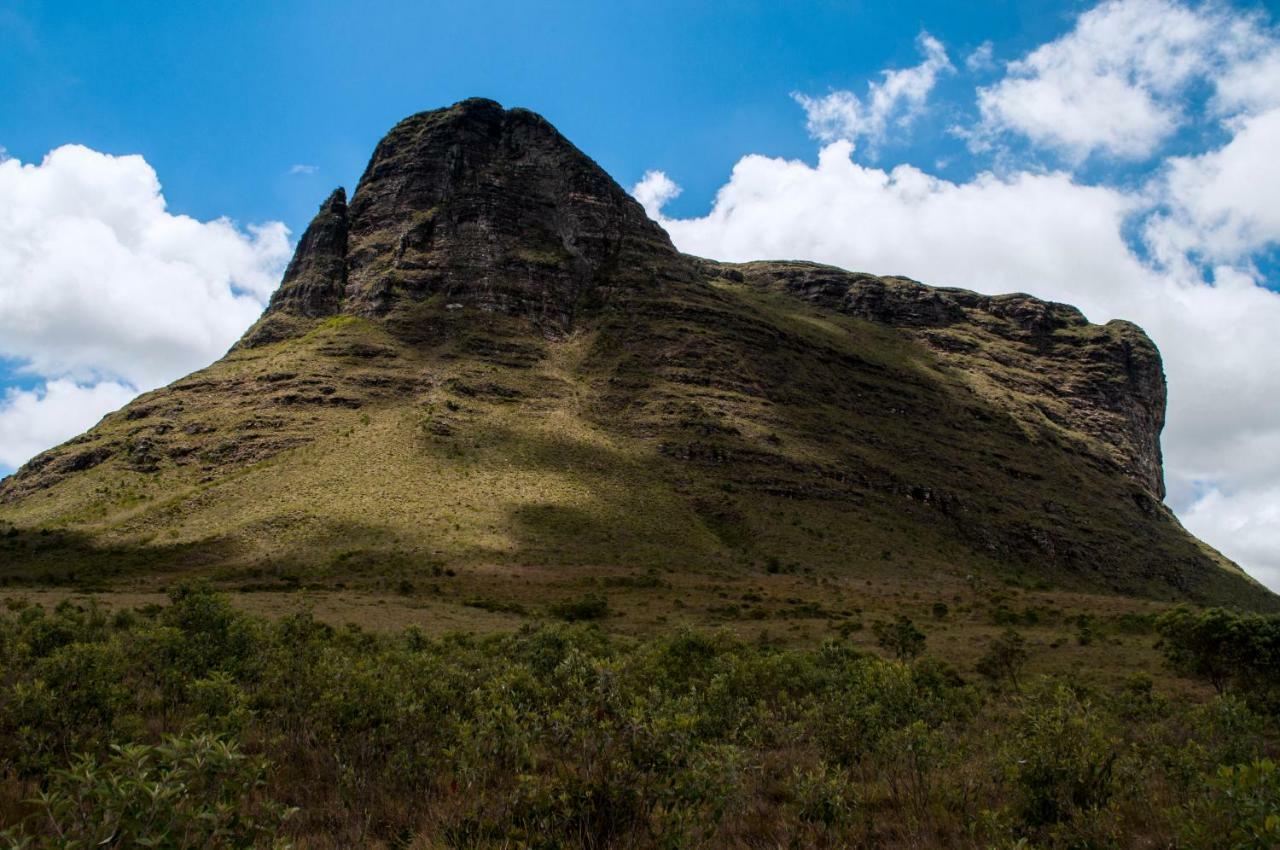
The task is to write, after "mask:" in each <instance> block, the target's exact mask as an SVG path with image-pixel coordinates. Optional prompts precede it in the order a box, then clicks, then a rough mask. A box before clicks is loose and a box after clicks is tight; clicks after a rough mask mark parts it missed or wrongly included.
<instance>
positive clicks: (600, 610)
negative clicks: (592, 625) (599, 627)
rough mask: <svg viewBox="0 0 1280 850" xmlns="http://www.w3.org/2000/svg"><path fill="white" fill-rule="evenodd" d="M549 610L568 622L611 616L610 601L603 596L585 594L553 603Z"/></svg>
mask: <svg viewBox="0 0 1280 850" xmlns="http://www.w3.org/2000/svg"><path fill="white" fill-rule="evenodd" d="M549 610H550V611H551V614H552V616H554V617H557V618H558V619H561V620H564V621H565V622H568V623H576V622H578V621H580V620H601V619H603V618H605V617H607V616H609V602H608V600H607V599H605V598H604V597H603V596H584V597H582V598H581V599H566V600H564V601H563V602H556V603H553V604H552V605H551V607H550V609H549Z"/></svg>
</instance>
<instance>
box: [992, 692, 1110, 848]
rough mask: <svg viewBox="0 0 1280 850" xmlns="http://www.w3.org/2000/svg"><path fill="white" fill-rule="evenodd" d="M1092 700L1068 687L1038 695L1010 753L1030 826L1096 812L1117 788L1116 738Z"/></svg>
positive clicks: (1025, 820)
mask: <svg viewBox="0 0 1280 850" xmlns="http://www.w3.org/2000/svg"><path fill="white" fill-rule="evenodd" d="M1107 726H1108V724H1107V722H1106V719H1105V718H1104V717H1103V716H1102V715H1101V713H1100V712H1099V711H1097V710H1096V709H1095V708H1094V706H1093V705H1092V703H1091V702H1090V701H1089V700H1087V699H1083V698H1081V697H1079V696H1078V695H1077V694H1076V693H1075V692H1074V691H1072V690H1071V689H1070V688H1067V687H1065V686H1062V685H1059V686H1056V687H1051V688H1050V689H1048V690H1047V691H1046V692H1044V693H1040V694H1037V695H1035V697H1033V698H1032V699H1031V700H1030V701H1029V702H1028V704H1027V705H1026V708H1025V710H1024V711H1023V713H1022V715H1021V717H1019V718H1018V720H1017V723H1016V727H1015V730H1014V739H1013V742H1012V745H1011V747H1010V750H1009V752H1008V753H1007V755H1006V765H1007V769H1008V771H1009V773H1010V775H1011V778H1012V779H1013V781H1014V783H1015V785H1016V786H1017V788H1018V790H1019V792H1020V794H1019V799H1018V814H1019V817H1020V819H1021V821H1022V823H1024V824H1026V825H1027V826H1029V827H1032V828H1035V827H1043V826H1049V825H1053V824H1059V823H1063V822H1066V821H1070V820H1072V819H1074V818H1077V817H1079V816H1086V817H1088V816H1091V815H1095V814H1096V813H1097V812H1098V811H1099V810H1101V809H1102V808H1103V807H1105V806H1106V805H1107V803H1108V802H1110V800H1111V797H1112V794H1113V793H1114V792H1115V788H1116V781H1115V765H1116V759H1117V757H1118V755H1119V752H1118V749H1117V742H1116V741H1115V740H1114V738H1113V735H1112V731H1111V730H1110V729H1108V728H1107Z"/></svg>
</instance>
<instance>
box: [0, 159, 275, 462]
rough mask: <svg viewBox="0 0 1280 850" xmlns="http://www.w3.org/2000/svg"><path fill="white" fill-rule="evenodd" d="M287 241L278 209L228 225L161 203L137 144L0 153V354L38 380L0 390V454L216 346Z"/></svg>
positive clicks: (255, 298)
mask: <svg viewBox="0 0 1280 850" xmlns="http://www.w3.org/2000/svg"><path fill="white" fill-rule="evenodd" d="M289 251H290V246H289V239H288V230H287V229H286V228H285V226H284V225H283V224H281V223H279V222H272V223H269V224H264V225H261V226H250V227H248V228H247V229H241V228H239V227H237V226H236V225H235V224H234V223H232V222H231V221H229V220H227V219H217V220H214V221H197V220H196V219H193V218H190V217H188V216H184V215H175V214H173V213H171V212H169V211H168V210H167V209H166V204H165V199H164V195H163V194H162V192H161V188H160V182H159V180H158V179H157V177H156V173H155V171H154V170H153V169H152V168H151V166H150V165H148V164H147V162H146V161H145V160H144V159H143V158H142V157H140V156H111V155H108V154H104V153H99V152H97V151H93V150H90V149H88V148H85V147H82V146H79V145H67V146H65V147H60V148H58V149H56V150H54V151H52V152H51V153H49V154H48V155H47V156H46V157H45V158H44V160H43V161H42V162H40V163H38V164H34V163H22V162H20V161H18V160H17V159H13V158H9V159H6V160H4V161H0V357H3V358H5V359H7V360H10V361H14V362H16V363H18V364H19V368H20V369H21V370H22V371H23V372H25V373H27V374H30V375H36V376H38V377H41V378H44V379H45V380H46V381H48V383H47V384H46V385H45V387H44V388H43V389H41V390H38V391H37V392H36V393H35V394H31V393H18V394H12V393H11V394H9V395H7V396H5V397H4V398H3V401H0V417H3V419H4V422H5V423H6V424H5V426H4V427H3V428H2V429H0V464H6V465H13V464H15V463H16V462H18V461H21V460H23V459H25V457H27V456H30V454H32V453H34V452H35V451H37V450H39V449H42V448H48V447H49V446H51V445H53V444H55V443H56V442H58V441H59V440H61V439H63V438H65V437H66V436H68V435H69V434H71V433H74V432H75V431H78V430H82V428H81V427H80V426H81V425H83V424H85V423H89V422H90V420H96V418H97V417H98V416H100V415H101V414H102V413H103V412H104V409H103V405H104V404H107V403H112V404H116V405H118V404H120V403H123V402H124V401H125V400H127V399H126V398H125V395H124V394H123V391H122V388H131V390H132V391H133V392H137V391H143V390H147V389H151V388H153V387H156V386H159V385H161V384H164V383H166V382H168V381H171V380H173V379H175V378H177V377H180V376H181V375H184V374H186V373H188V372H190V371H192V370H194V369H197V368H200V367H203V366H205V365H207V364H208V363H210V362H211V361H213V360H214V359H216V358H217V357H219V356H221V355H222V354H223V353H224V352H225V351H226V350H227V348H228V347H229V346H230V345H231V344H232V343H233V342H234V341H235V340H236V339H237V338H238V337H239V336H240V334H241V333H243V332H244V329H245V328H246V327H248V325H249V324H250V323H252V322H253V320H254V319H255V318H256V317H257V316H258V314H259V313H260V312H261V311H262V308H263V306H264V305H265V303H266V301H267V299H268V298H269V297H270V294H271V292H272V290H274V289H275V287H276V286H277V284H278V283H279V279H280V273H281V271H282V270H283V268H284V264H285V263H286V262H287V260H288V258H289ZM60 381H61V382H62V383H59V382H60ZM99 388H101V389H99ZM74 409H79V410H80V414H79V415H78V416H77V415H74V414H73V413H72V411H73V410H74ZM21 417H27V419H28V421H29V424H28V425H27V426H22V427H19V426H18V425H16V424H14V423H15V422H16V421H17V418H21ZM58 422H65V423H72V424H74V425H75V426H76V427H74V428H72V427H70V425H62V426H59V425H58V424H57V423H58ZM41 434H43V435H44V436H43V437H41V436H40V435H41Z"/></svg>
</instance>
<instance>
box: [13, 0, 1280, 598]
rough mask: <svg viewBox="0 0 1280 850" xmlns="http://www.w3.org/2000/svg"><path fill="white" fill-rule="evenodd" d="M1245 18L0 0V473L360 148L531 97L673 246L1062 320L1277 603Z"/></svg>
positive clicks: (1268, 234) (1181, 487) (1145, 11)
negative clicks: (1125, 384)
mask: <svg viewBox="0 0 1280 850" xmlns="http://www.w3.org/2000/svg"><path fill="white" fill-rule="evenodd" d="M1278 18H1280V4H1278V3H1276V2H1270V3H1256V2H1236V3H1229V2H1215V3H1199V2H1186V0H1101V2H1099V0H1094V2H1040V0H1029V2H1002V1H1001V0H996V1H995V2H987V3H983V4H973V5H970V6H968V7H963V6H960V5H958V4H955V3H942V2H916V3H869V2H855V0H844V1H843V2H825V0H823V1H822V2H807V3H800V2H773V3H766V2H720V3H700V2H653V1H652V0H651V2H646V3H630V2H614V3H528V2H519V3H517V2H470V3H403V2H397V3H392V2H388V3H361V4H355V3H336V2H332V3H292V2H271V3H262V2H253V3H250V2H219V3H172V2H163V3H162V2H144V0H137V2H131V3H129V4H127V5H122V4H112V3H101V2H99V3H77V2H65V1H64V2H58V3H52V2H48V3H46V2H12V0H0V104H3V108H0V148H2V149H3V153H0V474H4V473H6V472H9V471H12V469H13V468H14V466H15V465H17V464H19V463H21V462H23V461H24V460H25V459H26V458H28V457H30V456H31V455H32V454H34V453H35V452H37V451H40V450H42V449H43V448H47V447H49V446H51V445H54V444H56V443H57V442H60V441H61V440H63V439H66V438H67V437H69V436H71V435H73V434H74V433H77V432H78V431H79V430H82V429H83V428H84V427H86V426H87V425H89V424H92V422H93V421H95V420H96V418H97V417H99V416H101V415H102V414H103V413H104V412H106V411H108V410H110V409H113V408H114V407H117V406H119V405H120V404H122V403H124V402H125V401H127V400H128V398H130V397H132V396H133V395H134V394H136V393H137V392H139V391H144V390H146V389H149V388H151V387H154V386H158V385H161V384H163V383H166V382H168V381H170V380H173V379H174V378H176V377H179V376H180V375H181V374H184V373H186V372H188V371H190V370H192V369H195V368H199V367H200V366H201V365H204V364H205V363H208V362H209V361H211V360H213V359H215V358H216V357H217V356H219V355H220V354H221V352H222V351H224V350H225V348H226V347H227V345H229V344H230V342H232V341H234V339H235V338H237V337H238V335H239V334H240V333H241V332H242V331H243V330H244V328H245V327H247V325H248V324H249V323H250V322H252V320H253V318H254V317H255V316H256V315H257V313H258V312H259V311H260V310H261V307H262V305H263V304H264V303H265V301H266V299H267V298H268V297H269V295H270V292H271V290H272V289H273V288H274V286H275V285H276V283H277V282H278V279H279V274H280V272H281V270H282V269H283V265H284V263H285V262H286V261H287V259H288V255H289V251H290V245H291V239H292V238H296V236H297V234H299V233H300V232H301V230H302V228H303V227H305V225H306V222H307V220H308V219H309V218H310V216H311V215H312V213H313V211H314V210H315V208H316V206H317V204H318V203H319V202H320V201H321V200H322V199H323V198H324V197H325V196H326V195H327V194H328V192H329V191H331V190H332V188H333V187H335V186H337V185H344V186H346V187H347V188H348V190H351V189H353V188H354V186H355V182H356V180H357V178H358V177H359V174H360V172H361V171H362V170H363V167H364V165H365V162H366V161H367V158H368V156H369V154H370V152H371V151H372V149H373V146H374V144H375V143H376V141H377V140H378V138H379V137H380V136H381V135H382V134H383V133H384V132H385V131H386V130H387V129H388V128H389V127H391V126H392V125H393V124H394V123H395V122H396V121H398V120H399V119H400V118H402V117H404V116H405V115H407V114H410V113H412V112H415V111H418V110H422V109H430V108H435V107H438V106H442V105H447V104H449V103H452V102H454V101H456V100H459V99H461V98H464V97H469V96H477V95H478V96H485V97H491V98H494V99H496V100H499V101H500V102H502V103H504V104H506V105H508V106H526V107H529V108H532V109H535V110H536V111H538V112H541V113H542V114H543V115H545V116H546V117H547V118H548V119H550V120H551V121H552V122H553V123H554V124H555V125H556V126H557V127H559V128H560V129H561V131H562V132H563V133H564V134H565V135H566V136H568V137H569V138H570V139H571V140H573V141H574V142H575V143H576V144H577V145H578V146H579V147H581V148H582V149H583V150H585V151H586V152H587V153H588V154H590V155H591V156H592V157H594V158H595V159H596V160H597V161H599V162H600V163H601V165H603V166H604V167H605V168H606V169H607V170H608V171H609V172H610V173H611V174H613V175H614V177H615V178H617V180H618V181H619V182H620V183H621V184H623V185H624V186H626V187H628V188H629V189H631V190H632V191H633V192H634V193H635V194H636V196H637V197H638V198H640V199H641V200H642V202H643V203H645V205H646V207H647V208H648V209H649V211H650V213H651V215H653V216H654V217H655V218H658V219H659V220H660V222H661V223H662V224H663V225H664V226H665V227H666V228H667V229H668V231H669V232H670V233H671V234H672V237H673V239H674V240H675V242H676V244H677V245H678V246H679V247H680V248H682V249H683V250H686V251H690V252H692V253H700V254H704V255H707V256H715V257H718V258H721V259H732V260H742V259H750V258H754V257H758V256H774V257H787V258H805V259H814V260H819V261H825V262H831V263H834V264H838V265H842V266H846V267H851V268H859V269H865V270H868V271H873V272H879V273H886V274H887V273H903V274H908V275H910V276H912V277H916V278H917V279H920V280H924V281H926V282H929V283H935V284H944V285H959V286H966V287H969V288H973V289H978V290H981V291H988V292H998V291H1010V290H1021V291H1029V292H1031V293H1033V294H1036V295H1040V296H1042V297H1046V298H1052V299H1055V300H1061V301H1067V302H1070V303H1073V304H1077V305H1079V306H1080V307H1082V309H1084V310H1085V312H1086V314H1087V315H1089V317H1090V318H1091V319H1093V320H1095V321H1106V320H1108V319H1111V318H1117V317H1122V318H1129V319H1133V320H1135V321H1137V322H1139V323H1140V324H1142V325H1143V326H1144V327H1145V328H1146V329H1147V330H1148V332H1149V333H1151V335H1152V337H1153V338H1154V339H1155V340H1156V342H1157V344H1158V345H1159V346H1160V347H1161V350H1162V352H1163V353H1164V356H1165V364H1166V371H1167V373H1168V377H1169V385H1170V406H1169V424H1168V426H1167V428H1166V431H1165V439H1164V445H1165V451H1166V458H1167V467H1166V472H1167V478H1168V482H1169V489H1170V495H1169V499H1168V502H1169V504H1170V505H1171V507H1173V508H1174V510H1175V511H1176V512H1178V514H1179V516H1180V517H1181V518H1182V519H1183V521H1184V522H1185V523H1186V524H1187V525H1188V526H1189V527H1190V528H1191V529H1192V530H1193V531H1195V532H1196V533H1198V534H1200V535H1201V536H1203V537H1205V538H1206V539H1207V540H1209V542H1211V543H1213V544H1214V545H1216V546H1218V547H1219V548H1222V549H1223V550H1224V551H1225V552H1227V554H1229V555H1231V556H1232V557H1234V558H1236V559H1237V560H1239V561H1241V562H1242V563H1244V564H1246V566H1248V567H1249V568H1250V569H1251V570H1253V571H1254V572H1255V574H1257V575H1260V576H1262V577H1264V579H1265V580H1267V581H1269V582H1270V583H1272V584H1273V586H1277V587H1280V405H1275V404H1274V403H1272V402H1271V401H1270V400H1271V399H1273V398H1275V397H1277V396H1280V376H1277V375H1276V374H1274V372H1275V370H1273V369H1272V364H1273V363H1274V362H1275V358H1276V355H1277V354H1280V344H1278V343H1277V341H1276V339H1275V336H1276V335H1275V333H1274V328H1275V327H1277V326H1278V325H1280V295H1277V294H1276V291H1277V290H1278V289H1280V263H1278V262H1277V258H1278V257H1280V207H1277V206H1276V204H1275V203H1274V198H1275V197H1278V196H1280V162H1278V161H1277V159H1278V158H1277V157H1275V156H1274V155H1273V153H1272V151H1274V150H1277V149H1280V84H1278V83H1280V31H1278V30H1277V27H1276V22H1277V19H1278Z"/></svg>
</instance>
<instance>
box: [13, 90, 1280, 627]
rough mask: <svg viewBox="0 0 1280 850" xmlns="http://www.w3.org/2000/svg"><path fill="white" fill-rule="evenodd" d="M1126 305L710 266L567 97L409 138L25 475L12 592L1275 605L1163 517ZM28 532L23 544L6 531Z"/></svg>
mask: <svg viewBox="0 0 1280 850" xmlns="http://www.w3.org/2000/svg"><path fill="white" fill-rule="evenodd" d="M1164 404H1165V383H1164V376H1163V373H1162V370H1161V364H1160V357H1159V353H1158V352H1157V351H1156V348H1155V346H1154V345H1152V343H1151V341H1150V340H1149V339H1148V338H1147V337H1146V335H1145V334H1144V333H1143V332H1142V331H1141V329H1139V328H1137V327H1136V326H1134V325H1132V324H1129V323H1127V322H1110V323H1108V324H1106V325H1101V326H1099V325H1093V324H1090V323H1089V322H1088V321H1087V320H1086V319H1085V317H1084V316H1083V315H1082V314H1081V313H1080V312H1079V311H1078V310H1076V309H1075V308H1073V307H1069V306H1066V305H1062V304H1054V303H1049V302H1045V301H1041V300H1038V299H1036V298H1033V297H1031V296H1028V295H1021V294H1015V295H1005V296H984V295H979V294H976V293H973V292H968V291H965V290H958V289H939V288H933V287H929V286H925V285H923V284H920V283H917V282H915V281H911V280H908V279H905V278H901V277H877V276H874V275H868V274H859V273H853V272H846V271H842V270H840V269H835V268H830V267H826V266H820V265H815V264H811V263H799V262H755V263H746V264H729V263H717V262H712V261H709V260H704V259H699V258H695V257H690V256H687V255H683V254H680V253H679V252H678V251H676V249H675V248H674V247H673V246H672V244H671V242H670V240H669V238H668V237H667V235H666V233H665V232H664V231H663V230H662V228H661V227H659V226H658V225H657V224H655V223H654V222H652V221H650V220H649V219H648V218H647V217H646V216H645V214H644V211H643V209H642V208H641V207H640V205H639V204H638V203H637V202H636V201H635V200H634V199H632V198H631V197H630V196H629V195H627V193H626V192H625V191H623V190H622V189H621V187H619V186H618V185H617V184H616V183H615V182H614V181H613V180H612V179H611V178H610V177H609V176H608V175H607V174H606V173H605V172H604V171H603V170H601V169H600V168H599V166H597V165H596V164H595V163H594V162H592V161H591V160H590V159H589V158H588V157H587V156H585V155H584V154H583V153H582V152H581V151H579V150H578V149H577V148H575V147H574V146H573V145H572V144H570V143H569V142H568V141H567V140H566V139H565V138H564V137H563V136H561V135H560V134H559V133H558V132H557V131H556V130H555V128H553V127H552V126H551V125H550V124H549V123H547V122H546V121H545V120H544V119H542V118H541V117H539V116H538V115H536V114H534V113H532V112H529V111H527V110H522V109H511V110H506V109H503V108H502V107H501V106H499V105H498V104H496V103H494V102H492V101H487V100H467V101H463V102H461V103H458V104H455V105H454V106H452V107H449V108H447V109H442V110H436V111H431V112H423V113H420V114H418V115H414V116H412V117H410V118H407V119H405V120H404V121H402V122H400V123H399V124H398V125H396V126H395V127H394V128H393V129H392V130H391V132H390V133H388V134H387V136H386V137H385V138H384V139H383V140H382V141H381V142H380V143H379V144H378V146H377V148H376V150H375V151H374V154H373V158H372V159H371V160H370V163H369V166H368V168H367V169H366V170H365V173H364V175H363V176H362V177H361V179H360V183H359V185H358V187H357V188H356V190H355V192H354V193H353V195H352V196H351V198H350V201H349V202H348V200H347V198H346V195H345V193H344V192H343V190H341V189H338V190H336V191H335V192H334V193H333V194H332V195H331V196H330V197H329V198H328V199H327V200H326V201H325V202H324V204H323V205H322V206H321V208H320V211H319V212H318V213H317V215H316V217H315V219H314V220H313V221H312V223H311V225H310V226H309V227H308V228H307V230H306V232H305V233H304V234H303V236H302V238H301V239H300V240H299V242H298V247H297V252H296V254H295V256H294V258H293V261H292V262H291V263H290V264H289V267H288V270H287V271H286V273H285V276H284V280H283V282H282V283H281V286H280V288H279V290H278V291H277V292H276V294H275V296H274V297H273V298H272V300H271V304H270V306H269V307H268V308H267V310H266V311H265V313H264V314H263V316H262V318H261V319H260V320H259V321H258V322H257V323H256V324H255V325H254V326H253V327H252V328H251V329H250V330H249V331H248V332H247V333H246V334H245V336H244V338H243V339H242V340H241V341H240V342H239V343H238V344H237V345H236V346H235V347H234V348H233V349H232V350H231V351H230V352H229V353H228V354H227V356H226V357H224V358H223V359H222V360H220V361H219V362H217V363H215V364H213V365H212V366H210V367H209V368H207V369H204V370H201V371H200V372H197V373H195V374H193V375H191V376H188V377H187V378H184V379H182V380H179V381H177V382H175V383H174V384H172V385H170V386H168V387H166V388H164V389H161V390H157V391H155V392H152V393H147V394H145V395H143V396H141V397H139V398H138V399H137V400H135V401H134V402H132V403H131V404H129V405H128V406H126V407H125V408H124V409H122V410H121V411H119V412H117V413H113V414H111V415H110V416H108V417H106V418H105V419H104V420H103V421H102V422H101V423H100V424H99V425H98V426H96V427H95V428H94V429H92V430H91V431H89V432H88V433H86V434H84V435H82V436H80V437H77V438H75V439H74V440H71V441H70V442H68V443H66V444H65V445H62V446H59V447H57V448H55V449H52V450H50V451H48V452H46V453H44V454H42V455H40V456H38V457H36V458H34V459H33V460H32V461H31V462H30V463H28V464H27V465H26V466H24V467H23V468H22V469H21V470H19V471H18V472H17V473H16V474H15V475H14V476H12V477H10V478H9V479H6V480H5V481H4V482H3V483H0V522H3V523H6V524H8V525H9V526H10V527H11V528H10V532H9V533H8V535H7V536H5V537H3V538H0V546H4V547H7V551H6V552H5V553H6V555H7V556H8V557H7V560H6V563H7V564H8V565H9V566H7V567H5V571H6V576H5V577H7V578H9V579H11V580H22V579H24V578H33V577H39V576H42V575H48V574H50V573H51V572H55V573H56V572H58V571H63V572H71V571H75V572H79V573H80V574H81V575H83V574H86V573H92V574H95V575H97V574H104V573H120V574H124V573H137V572H145V571H154V570H158V569H178V568H181V569H186V570H195V571H201V570H203V571H209V570H217V571H219V574H235V573H236V572H237V571H246V572H252V573H253V574H255V575H259V574H262V573H263V572H270V571H277V572H280V571H289V572H290V574H294V575H297V574H299V573H301V574H304V575H307V576H311V577H324V576H332V575H337V574H342V575H348V574H351V575H359V574H363V573H367V572H371V571H372V572H379V571H380V574H385V573H386V572H387V571H394V572H396V574H404V575H412V574H416V573H417V572H420V571H422V570H428V569H430V570H439V569H442V568H444V567H445V566H447V567H449V568H458V569H477V570H481V569H492V568H496V567H503V566H506V567H517V566H519V567H537V568H545V569H556V570H577V571H581V570H582V569H586V568H590V567H592V566H599V567H618V566H637V567H653V568H659V569H661V568H666V569H677V570H710V571H718V570H736V571H753V570H754V571H759V570H764V569H769V570H774V571H776V570H779V569H784V570H798V571H806V572H811V573H814V574H817V575H821V574H828V575H830V574H841V575H846V576H848V575H855V576H862V575H866V576H867V577H869V578H870V577H873V576H876V575H883V574H885V573H890V572H891V573H893V574H894V575H895V576H907V577H910V576H916V575H919V576H922V577H924V576H930V575H936V574H938V573H939V572H945V573H948V574H952V575H959V576H990V577H1003V578H1012V579H1016V580H1025V581H1034V582H1048V583H1052V584H1054V585H1056V586H1061V587H1065V588H1074V589H1081V590H1092V591H1099V590H1100V591H1106V592H1120V593H1129V594H1139V595H1144V596H1150V597H1155V598H1162V599H1190V600H1196V601H1203V602H1216V603H1232V604H1241V605H1246V606H1249V607H1256V608H1271V609H1274V608H1276V607H1277V604H1278V603H1277V598H1276V597H1275V596H1273V595H1271V594H1269V593H1268V592H1267V591H1266V590H1265V589H1263V588H1262V587H1261V586H1260V585H1258V584H1257V583H1255V582H1253V581H1252V580H1251V579H1249V578H1248V577H1247V576H1245V575H1244V574H1243V573H1242V572H1241V571H1240V570H1239V569H1238V568H1237V567H1236V566H1235V565H1233V564H1231V563H1230V562H1229V561H1227V560H1226V559H1225V558H1223V557H1222V556H1221V555H1219V554H1218V553H1216V552H1214V551H1213V550H1211V549H1209V548H1208V547H1206V546H1205V545H1204V544H1202V543H1200V542H1199V541H1197V540H1196V539H1195V538H1193V537H1192V536H1191V535H1189V534H1188V533H1187V532H1186V531H1185V530H1183V528H1182V527H1181V526H1180V525H1179V524H1178V522H1177V520H1176V519H1175V518H1174V517H1173V515H1172V514H1171V513H1170V512H1169V511H1168V510H1167V509H1166V508H1165V507H1164V505H1163V504H1162V503H1161V499H1162V497H1163V495H1164V485H1163V476H1162V470H1161V460H1160V443H1159V435H1160V430H1161V427H1162V426H1163V420H1164ZM0 551H5V550H3V549H0Z"/></svg>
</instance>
